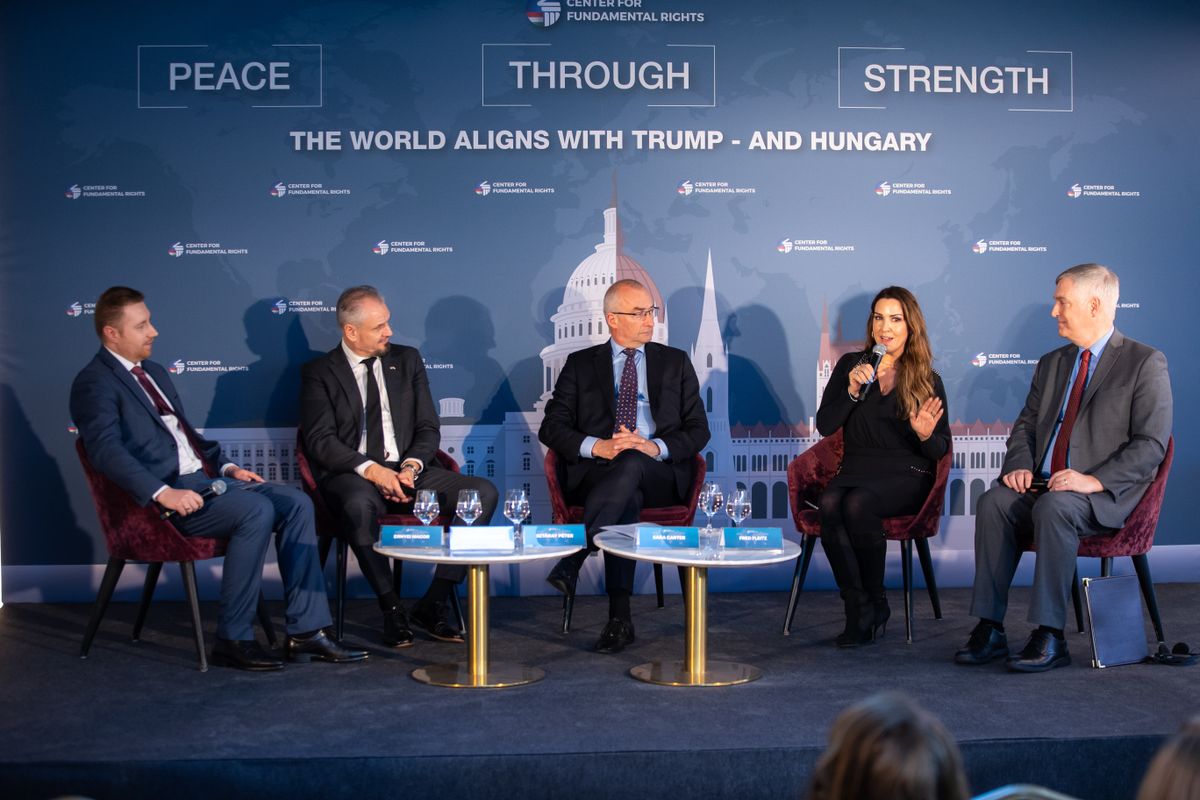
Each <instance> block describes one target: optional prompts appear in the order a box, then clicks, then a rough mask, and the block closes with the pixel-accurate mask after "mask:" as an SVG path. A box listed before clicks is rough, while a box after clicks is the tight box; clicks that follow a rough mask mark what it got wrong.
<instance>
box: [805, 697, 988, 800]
mask: <svg viewBox="0 0 1200 800" xmlns="http://www.w3.org/2000/svg"><path fill="white" fill-rule="evenodd" d="M808 797H809V800H966V798H967V797H968V794H967V779H966V775H965V774H964V772H963V766H962V757H961V755H960V754H959V752H958V745H956V744H955V743H954V739H953V738H951V736H950V734H949V733H947V731H946V729H945V728H944V727H942V724H941V723H940V722H938V721H937V719H935V718H934V717H933V715H931V714H929V713H928V712H927V711H925V710H923V709H921V708H918V707H917V706H916V704H914V703H913V702H912V701H911V700H910V699H908V698H907V697H905V696H904V695H901V694H896V693H892V692H887V693H883V694H877V695H874V696H872V697H868V698H867V699H866V700H863V701H862V702H860V703H856V704H855V705H853V706H851V707H850V708H848V709H846V710H845V711H843V712H842V713H841V714H840V715H839V716H838V718H837V719H836V720H834V723H833V730H832V731H830V733H829V747H827V748H826V749H825V752H824V753H823V754H822V755H821V757H820V759H818V761H817V766H816V770H815V771H814V773H813V778H812V784H811V785H810V787H809V792H808Z"/></svg>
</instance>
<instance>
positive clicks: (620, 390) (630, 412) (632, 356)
mask: <svg viewBox="0 0 1200 800" xmlns="http://www.w3.org/2000/svg"><path fill="white" fill-rule="evenodd" d="M622 352H623V353H625V368H624V369H623V370H621V383H620V385H619V386H618V387H617V418H616V421H615V422H614V423H613V433H616V432H617V431H619V430H620V429H621V426H622V425H624V426H625V427H626V428H627V429H628V430H631V431H632V430H637V395H638V377H637V350H634V349H633V348H632V347H626V348H625V349H624V350H623V351H622Z"/></svg>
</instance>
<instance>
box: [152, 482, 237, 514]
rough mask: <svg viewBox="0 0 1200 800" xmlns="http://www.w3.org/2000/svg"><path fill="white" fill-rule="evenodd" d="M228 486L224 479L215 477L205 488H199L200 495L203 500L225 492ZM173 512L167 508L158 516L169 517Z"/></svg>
mask: <svg viewBox="0 0 1200 800" xmlns="http://www.w3.org/2000/svg"><path fill="white" fill-rule="evenodd" d="M228 488H229V486H228V484H226V483H225V481H223V480H221V479H220V478H217V479H216V480H215V481H213V482H212V483H210V484H209V485H208V487H207V488H204V489H202V490H200V497H202V498H204V499H205V500H210V499H212V498H214V497H217V496H218V495H222V494H225V490H226V489H228ZM175 513H176V512H175V511H173V510H171V509H169V508H168V509H165V510H164V511H163V512H162V513H161V514H159V515H158V518H159V519H170V518H171V517H173V516H175Z"/></svg>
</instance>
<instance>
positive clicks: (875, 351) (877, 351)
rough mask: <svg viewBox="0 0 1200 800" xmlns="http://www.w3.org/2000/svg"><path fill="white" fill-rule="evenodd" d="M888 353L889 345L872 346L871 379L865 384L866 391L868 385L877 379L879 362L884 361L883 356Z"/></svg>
mask: <svg viewBox="0 0 1200 800" xmlns="http://www.w3.org/2000/svg"><path fill="white" fill-rule="evenodd" d="M886 355H887V345H883V344H877V345H875V346H874V347H872V348H871V356H872V358H871V380H869V381H867V382H866V383H865V384H863V391H864V392H865V391H866V387H868V386H870V385H871V384H872V383H874V382H875V379H876V378H877V377H878V376H879V363H880V362H881V361H883V357H884V356H886Z"/></svg>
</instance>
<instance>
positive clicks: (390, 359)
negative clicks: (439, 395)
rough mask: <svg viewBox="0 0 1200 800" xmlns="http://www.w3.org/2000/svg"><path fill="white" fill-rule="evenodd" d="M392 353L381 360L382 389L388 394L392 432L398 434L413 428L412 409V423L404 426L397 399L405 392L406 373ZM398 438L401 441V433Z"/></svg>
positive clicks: (397, 443) (389, 352)
mask: <svg viewBox="0 0 1200 800" xmlns="http://www.w3.org/2000/svg"><path fill="white" fill-rule="evenodd" d="M392 353H393V351H391V350H389V351H388V354H387V355H386V356H384V357H383V358H382V359H381V361H382V363H383V386H382V387H381V388H382V390H383V391H384V392H386V394H387V399H388V408H389V409H390V410H391V413H392V430H393V431H397V432H398V431H401V430H406V429H407V428H410V427H412V422H411V419H412V417H411V409H410V410H409V414H410V416H409V417H408V419H409V420H410V421H409V423H408V425H407V426H405V425H402V420H401V417H398V416H397V414H398V413H399V412H401V411H402V409H401V408H400V403H399V402H398V400H397V398H399V397H400V393H401V392H402V391H403V390H404V371H403V370H402V369H401V368H400V359H399V358H396V357H395V356H394V355H393V354H392ZM396 436H397V439H399V436H400V435H399V433H397V434H396ZM396 445H397V446H399V445H400V442H399V441H397V442H396Z"/></svg>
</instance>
